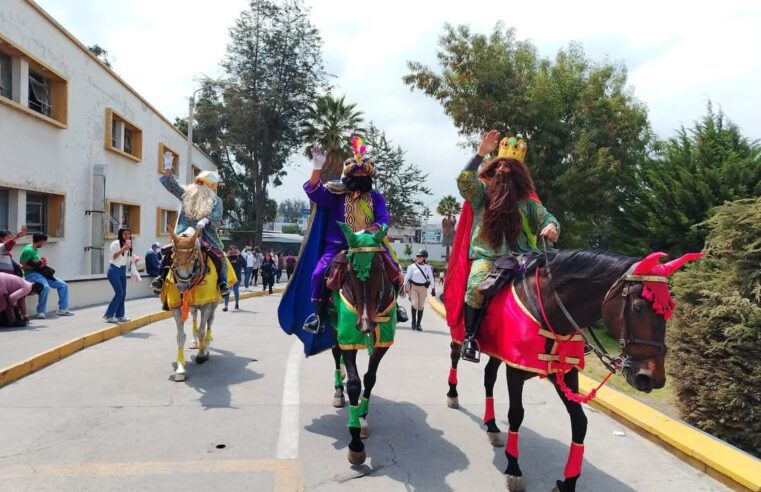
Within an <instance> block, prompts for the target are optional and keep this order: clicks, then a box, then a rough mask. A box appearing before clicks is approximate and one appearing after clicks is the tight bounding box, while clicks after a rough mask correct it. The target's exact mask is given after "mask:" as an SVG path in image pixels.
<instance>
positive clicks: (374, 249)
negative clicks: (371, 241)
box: [347, 246, 383, 253]
mask: <svg viewBox="0 0 761 492" xmlns="http://www.w3.org/2000/svg"><path fill="white" fill-rule="evenodd" d="M381 251H383V248H381V247H380V246H368V247H364V248H349V249H348V251H347V253H380V252H381Z"/></svg>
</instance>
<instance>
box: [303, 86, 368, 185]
mask: <svg viewBox="0 0 761 492" xmlns="http://www.w3.org/2000/svg"><path fill="white" fill-rule="evenodd" d="M344 99H345V98H344V96H341V97H340V98H334V97H333V96H332V95H330V94H327V95H325V96H322V97H320V98H319V99H317V101H316V102H315V103H314V105H313V106H311V107H310V108H308V109H307V111H306V114H305V122H304V124H303V125H302V127H301V137H302V139H303V141H304V142H305V143H306V144H307V149H306V151H305V152H304V154H305V155H306V156H307V157H309V158H311V157H312V153H311V146H312V145H313V144H319V145H320V146H321V147H322V148H323V149H325V151H326V153H327V160H326V161H325V166H324V167H323V168H322V176H323V177H322V180H323V181H328V180H331V179H337V178H339V177H340V176H341V170H342V169H341V167H342V164H343V161H344V160H345V159H346V158H347V157H349V156H350V155H351V137H352V136H354V135H362V134H364V133H365V130H364V129H363V128H360V127H359V125H360V124H361V123H362V121H363V119H362V112H361V111H357V110H356V107H357V105H356V104H354V103H352V104H347V103H346V102H345V100H344Z"/></svg>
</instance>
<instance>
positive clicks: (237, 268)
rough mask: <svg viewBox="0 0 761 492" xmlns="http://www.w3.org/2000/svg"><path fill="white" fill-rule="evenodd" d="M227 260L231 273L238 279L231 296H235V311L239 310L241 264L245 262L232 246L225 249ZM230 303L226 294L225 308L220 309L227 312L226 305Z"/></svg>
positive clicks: (236, 248)
mask: <svg viewBox="0 0 761 492" xmlns="http://www.w3.org/2000/svg"><path fill="white" fill-rule="evenodd" d="M227 259H228V260H229V261H230V265H232V267H233V271H234V272H235V276H236V277H238V281H237V282H235V284H233V286H232V291H233V294H234V295H235V309H240V306H239V305H238V303H239V302H240V283H241V281H240V278H241V275H242V272H243V268H244V267H243V264H244V263H245V262H246V260H245V259H244V258H243V256H242V255H241V254H240V250H239V249H238V247H237V246H235V245H234V244H233V245H231V246H230V247H229V248H227ZM229 303H230V293H229V292H228V293H227V295H226V296H225V307H223V308H222V311H227V305H228V304H229Z"/></svg>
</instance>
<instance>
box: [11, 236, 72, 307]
mask: <svg viewBox="0 0 761 492" xmlns="http://www.w3.org/2000/svg"><path fill="white" fill-rule="evenodd" d="M47 241H48V235H47V234H45V233H42V232H38V233H35V234H34V235H33V236H32V244H27V245H26V246H24V249H23V250H22V251H21V257H20V258H19V263H21V267H22V268H23V269H24V278H26V280H28V281H29V282H39V283H41V284H42V286H43V289H42V292H40V299H39V300H38V301H37V314H35V315H34V317H35V318H36V319H45V310H46V308H47V305H48V294H49V293H50V288H51V287H52V288H54V289H56V290H57V291H58V310H57V311H56V312H55V314H57V315H58V316H74V313H72V312H71V311H69V286H68V285H67V284H66V282H64V281H63V280H60V279H58V278H56V277H55V270H53V269H52V268H51V267H50V266H49V265H48V259H47V258H46V257H44V256H42V257H41V256H40V248H42V247H43V246H45V243H46V242H47Z"/></svg>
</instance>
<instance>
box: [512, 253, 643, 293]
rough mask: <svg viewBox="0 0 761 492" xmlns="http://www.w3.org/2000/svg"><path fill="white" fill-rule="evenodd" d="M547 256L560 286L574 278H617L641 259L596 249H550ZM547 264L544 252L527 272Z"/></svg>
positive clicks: (553, 277)
mask: <svg viewBox="0 0 761 492" xmlns="http://www.w3.org/2000/svg"><path fill="white" fill-rule="evenodd" d="M547 256H548V258H549V267H550V270H551V271H552V279H553V281H554V282H556V285H558V286H559V285H561V284H563V283H565V282H567V281H570V280H574V279H585V280H589V281H603V280H611V279H613V280H615V279H616V278H617V277H620V276H621V275H622V274H623V273H624V272H625V271H626V270H627V269H628V268H629V267H630V266H632V265H633V264H634V263H636V262H637V261H638V260H639V258H632V257H630V256H622V255H619V254H617V253H611V252H609V251H602V250H595V249H567V250H559V251H548V252H547ZM546 264H547V261H546V260H545V255H544V254H543V253H542V254H540V255H539V258H538V261H537V262H536V264H535V265H533V266H532V267H531V268H530V269H529V270H527V272H526V274H529V273H533V272H534V271H535V270H536V268H539V267H543V266H545V265H546Z"/></svg>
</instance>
